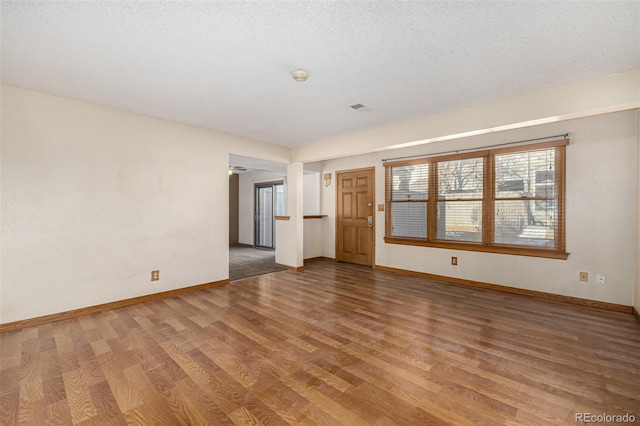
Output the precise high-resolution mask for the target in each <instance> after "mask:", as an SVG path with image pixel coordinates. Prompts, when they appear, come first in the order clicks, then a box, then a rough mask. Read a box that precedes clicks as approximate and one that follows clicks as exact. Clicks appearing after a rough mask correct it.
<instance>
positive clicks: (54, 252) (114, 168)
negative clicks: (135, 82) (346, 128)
mask: <svg viewBox="0 0 640 426" xmlns="http://www.w3.org/2000/svg"><path fill="white" fill-rule="evenodd" d="M1 131H2V209H1V213H2V216H1V218H2V223H1V232H2V258H1V265H2V275H1V280H2V281H1V286H0V294H1V305H0V322H2V323H6V322H12V321H17V320H21V319H27V318H32V317H36V316H41V315H46V314H51V313H56V312H61V311H66V310H70V309H76V308H82V307H86V306H91V305H97V304H101V303H106V302H110V301H115V300H122V299H127V298H131V297H136V296H140V295H145V294H150V293H157V292H160V291H165V290H170V289H175V288H180V287H186V286H192V285H196V284H202V283H207V282H213V281H218V280H224V279H226V278H228V213H229V211H228V175H227V168H228V158H229V150H230V148H231V147H233V151H234V153H239V154H240V155H246V154H251V155H253V156H259V157H261V158H265V159H270V160H273V161H281V162H287V161H288V159H289V156H290V150H289V149H286V148H283V147H278V146H275V145H270V144H264V143H259V142H255V141H250V140H247V139H242V138H239V137H235V136H231V135H226V134H223V133H218V132H213V131H209V130H204V129H200V128H195V127H190V126H185V125H179V124H175V123H170V122H166V121H162V120H156V119H153V118H149V117H144V116H140V115H136V114H131V113H126V112H122V111H117V110H113V109H109V108H104V107H98V106H95V105H91V104H86V103H81V102H77V101H72V100H69V99H63V98H58V97H53V96H49V95H45V94H42V93H37V92H32V91H26V90H22V89H17V88H13V87H8V86H3V87H2V130H1ZM152 269H159V270H160V281H159V282H154V283H152V282H151V281H150V271H151V270H152Z"/></svg>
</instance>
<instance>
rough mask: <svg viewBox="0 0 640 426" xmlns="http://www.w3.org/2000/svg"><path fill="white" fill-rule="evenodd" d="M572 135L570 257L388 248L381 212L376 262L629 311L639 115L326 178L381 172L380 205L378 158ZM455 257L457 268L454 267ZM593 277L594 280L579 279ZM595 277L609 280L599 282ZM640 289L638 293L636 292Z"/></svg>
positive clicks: (445, 146) (333, 166)
mask: <svg viewBox="0 0 640 426" xmlns="http://www.w3.org/2000/svg"><path fill="white" fill-rule="evenodd" d="M565 132H570V133H571V144H570V145H569V146H568V148H567V217H566V219H567V236H566V237H567V251H568V252H569V253H571V254H570V256H569V259H568V260H553V259H541V258H531V257H524V256H509V255H501V254H491V253H479V252H469V251H456V250H445V249H436V248H426V247H413V246H402V245H395V244H385V242H384V239H383V237H384V212H376V216H375V224H376V256H375V263H376V264H377V265H382V266H389V267H393V268H400V269H408V270H412V271H419V272H425V273H431V274H437V275H444V276H450V277H456V278H463V279H469V280H475V281H482V282H488V283H493V284H500V285H506V286H510V287H517V288H524V289H530V290H537V291H543V292H548V293H555V294H561V295H567V296H574V297H580V298H585V299H592V300H598V301H604V302H611V303H618V304H623V305H627V306H630V305H631V304H632V297H633V292H634V264H635V262H636V254H635V253H636V250H635V247H636V237H635V229H636V225H637V221H638V204H637V199H638V177H637V173H638V170H637V168H638V166H637V158H638V152H637V151H638V124H637V112H636V111H635V110H631V111H624V112H619V113H612V114H604V115H599V116H594V117H590V118H583V119H579V120H570V121H565V122H561V123H552V124H545V125H540V126H533V127H529V128H525V129H518V130H512V131H508V132H500V133H494V134H488V135H484V136H476V137H472V138H465V139H458V140H455V141H449V142H446V143H445V142H440V143H434V144H428V145H424V146H421V147H415V148H411V149H403V150H396V151H387V152H384V153H373V154H367V155H359V156H352V157H344V158H341V159H336V160H327V161H325V163H324V164H325V169H324V170H323V173H328V172H331V173H334V172H335V171H336V170H344V169H354V168H360V167H371V166H374V167H375V168H376V204H381V203H383V202H384V168H383V167H382V162H381V160H382V159H383V158H390V157H395V156H402V155H412V154H428V153H436V152H440V151H449V150H455V149H464V148H473V147H480V146H486V145H492V144H499V143H505V142H509V141H517V140H523V139H531V138H537V137H544V136H549V135H555V134H563V133H565ZM321 194H322V203H321V204H322V209H323V210H322V213H323V214H327V215H329V216H330V217H329V218H328V220H326V221H323V223H324V224H325V229H324V231H323V235H324V236H325V237H326V238H325V240H324V242H323V255H324V256H327V257H334V256H335V238H334V235H335V225H334V223H335V185H331V186H329V187H326V188H325V187H322V189H321ZM451 256H457V257H458V264H459V266H457V267H453V266H451V265H450V257H451ZM580 271H587V272H589V278H590V279H589V283H588V284H584V283H581V282H580V281H579V279H578V273H579V272H580ZM596 274H604V275H605V276H606V284H605V285H597V284H595V276H596ZM636 292H637V290H636Z"/></svg>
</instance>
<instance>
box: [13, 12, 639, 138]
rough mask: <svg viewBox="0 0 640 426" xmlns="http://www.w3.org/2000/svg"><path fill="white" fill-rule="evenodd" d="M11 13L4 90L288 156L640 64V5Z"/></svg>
mask: <svg viewBox="0 0 640 426" xmlns="http://www.w3.org/2000/svg"><path fill="white" fill-rule="evenodd" d="M1 14H2V22H1V24H2V27H1V31H2V33H1V35H2V45H1V47H2V52H1V55H2V58H1V59H2V81H3V83H4V84H9V85H13V86H18V87H23V88H27V89H32V90H37V91H42V92H46V93H51V94H54V95H59V96H64V97H69V98H73V99H79V100H82V101H86V102H91V103H95V104H100V105H106V106H110V107H114V108H118V109H122V110H126V111H132V112H136V113H141V114H145V115H148V116H152V117H159V118H162V119H167V120H172V121H177V122H182V123H187V124H192V125H196V126H201V127H205V128H210V129H215V130H220V131H224V132H228V133H233V134H236V135H240V136H245V137H248V138H253V139H257V140H263V141H268V142H272V143H276V144H281V145H287V146H297V145H301V144H306V143H311V142H317V141H321V140H323V139H327V138H331V137H336V136H338V135H344V134H348V133H353V132H357V131H361V130H365V129H370V128H374V127H378V126H383V125H388V124H391V123H397V122H402V121H406V120H410V119H414V118H418V117H425V116H429V115H433V114H437V113H441V112H444V111H450V110H454V109H460V108H464V107H469V106H472V105H479V104H483V103H486V102H490V101H495V100H499V99H505V98H509V97H513V96H517V95H520V94H523V93H529V92H534V91H537V90H541V89H545V88H550V87H554V86H559V85H564V84H568V83H572V82H575V81H580V80H585V79H588V78H594V77H599V76H602V75H607V74H613V73H616V72H621V71H625V70H629V69H631V68H635V67H638V66H640V2H638V1H637V0H634V1H599V2H584V1H582V2H578V1H576V2H558V1H552V2H543V1H531V2H507V1H504V2H503V1H494V2H482V1H474V2H471V1H455V2H454V1H449V2H433V1H419V2H395V1H393V2H392V1H363V2H348V3H343V2H328V1H309V2H268V1H261V2H241V1H231V2H187V1H181V2H150V1H144V2H143V1H140V2H138V1H126V2H116V1H108V2H107V1H92V2H52V1H51V2H49V1H37V2H28V1H2V9H1ZM296 68H305V69H307V70H309V72H310V74H311V76H310V78H309V80H308V81H307V82H306V83H298V82H295V81H294V80H293V79H292V78H291V75H290V72H291V71H292V70H293V69H296ZM356 103H362V104H364V105H366V107H365V108H362V109H360V110H357V111H356V110H353V109H351V108H349V105H352V104H356Z"/></svg>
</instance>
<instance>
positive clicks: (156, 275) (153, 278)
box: [151, 270, 160, 281]
mask: <svg viewBox="0 0 640 426" xmlns="http://www.w3.org/2000/svg"><path fill="white" fill-rule="evenodd" d="M151 281H160V271H159V270H156V271H151Z"/></svg>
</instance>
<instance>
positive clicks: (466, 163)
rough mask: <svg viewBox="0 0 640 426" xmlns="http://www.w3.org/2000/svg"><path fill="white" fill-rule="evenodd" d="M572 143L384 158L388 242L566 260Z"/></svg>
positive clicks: (386, 236) (386, 239) (561, 141)
mask: <svg viewBox="0 0 640 426" xmlns="http://www.w3.org/2000/svg"><path fill="white" fill-rule="evenodd" d="M568 143H569V141H568V140H566V139H563V140H559V141H554V142H546V143H540V144H535V145H524V146H523V145H518V146H512V147H509V148H501V149H496V150H485V151H474V152H467V153H464V154H455V155H446V156H438V157H426V158H418V159H415V158H414V159H409V160H399V161H387V162H385V164H384V165H385V169H386V196H385V198H386V200H385V201H386V209H385V211H386V230H385V242H387V243H393V244H410V245H422V246H429V247H441V248H451V249H459V250H474V251H486V252H493V253H506V254H516V255H524V256H537V257H550V258H558V259H566V258H567V257H568V254H567V253H566V252H565V220H564V217H565V211H564V210H565V209H564V204H565V201H564V200H565V190H564V188H565V151H566V145H567V144H568Z"/></svg>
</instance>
